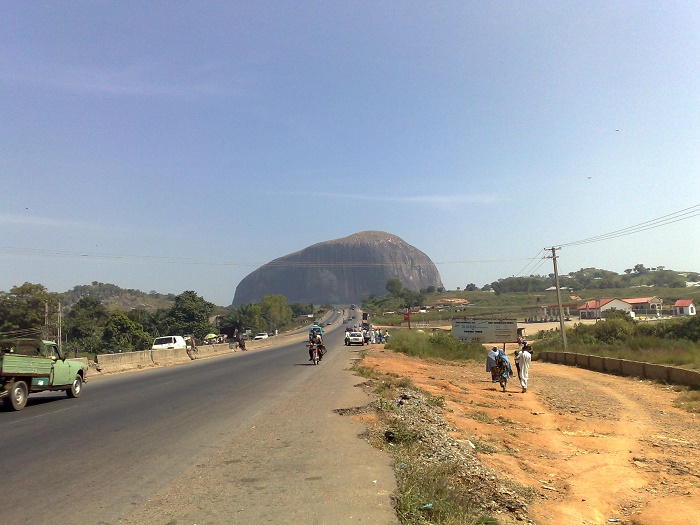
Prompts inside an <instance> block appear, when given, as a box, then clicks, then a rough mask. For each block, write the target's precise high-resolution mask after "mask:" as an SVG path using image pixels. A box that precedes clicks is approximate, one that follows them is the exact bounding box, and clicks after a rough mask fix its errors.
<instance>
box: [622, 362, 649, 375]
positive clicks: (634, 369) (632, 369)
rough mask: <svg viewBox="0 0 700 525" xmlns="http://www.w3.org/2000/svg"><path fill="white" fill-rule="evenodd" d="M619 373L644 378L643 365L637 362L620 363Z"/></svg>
mask: <svg viewBox="0 0 700 525" xmlns="http://www.w3.org/2000/svg"><path fill="white" fill-rule="evenodd" d="M620 373H621V374H622V375H623V376H629V377H646V374H645V372H644V363H641V362H639V361H625V360H624V359H623V360H621V361H620Z"/></svg>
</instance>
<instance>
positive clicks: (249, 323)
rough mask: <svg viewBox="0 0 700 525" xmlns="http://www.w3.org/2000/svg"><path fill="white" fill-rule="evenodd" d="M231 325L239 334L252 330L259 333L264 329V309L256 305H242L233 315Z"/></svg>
mask: <svg viewBox="0 0 700 525" xmlns="http://www.w3.org/2000/svg"><path fill="white" fill-rule="evenodd" d="M231 321H232V323H231V325H232V327H233V328H234V329H235V331H237V332H242V331H243V330H250V331H252V332H258V331H260V330H261V329H262V324H263V317H262V308H260V305H258V304H255V303H249V304H242V305H241V306H240V307H239V308H238V310H236V311H235V312H234V313H233V314H232V315H231Z"/></svg>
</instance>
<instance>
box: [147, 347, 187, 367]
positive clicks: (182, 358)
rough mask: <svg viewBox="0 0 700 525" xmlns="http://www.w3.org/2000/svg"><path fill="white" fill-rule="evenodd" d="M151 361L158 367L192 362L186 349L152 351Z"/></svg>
mask: <svg viewBox="0 0 700 525" xmlns="http://www.w3.org/2000/svg"><path fill="white" fill-rule="evenodd" d="M151 359H152V360H153V363H154V364H156V365H174V364H177V363H186V362H187V361H191V359H190V356H189V355H188V354H187V350H186V349H184V348H172V349H166V350H151Z"/></svg>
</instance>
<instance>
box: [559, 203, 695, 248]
mask: <svg viewBox="0 0 700 525" xmlns="http://www.w3.org/2000/svg"><path fill="white" fill-rule="evenodd" d="M698 215H700V204H696V205H695V206H691V207H690V208H685V209H683V210H679V211H676V212H673V213H669V214H667V215H662V216H661V217H658V218H656V219H651V220H648V221H645V222H642V223H639V224H637V225H635V226H628V227H627V228H622V229H620V230H615V231H612V232H609V233H604V234H602V235H596V236H595V237H589V238H587V239H581V240H580V241H574V242H569V243H565V244H560V245H559V247H560V248H563V247H565V246H579V245H582V244H590V243H594V242H600V241H607V240H609V239H615V238H617V237H624V236H626V235H632V234H633V233H639V232H642V231H646V230H653V229H655V228H660V227H661V226H667V225H669V224H673V223H674V222H680V221H685V220H687V219H691V218H693V217H697V216H698Z"/></svg>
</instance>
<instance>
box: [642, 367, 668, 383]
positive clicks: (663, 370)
mask: <svg viewBox="0 0 700 525" xmlns="http://www.w3.org/2000/svg"><path fill="white" fill-rule="evenodd" d="M671 369H672V367H670V366H664V365H653V364H651V363H645V364H644V377H646V378H647V379H656V380H658V381H665V382H667V383H668V382H670V381H671V379H670V377H671Z"/></svg>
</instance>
